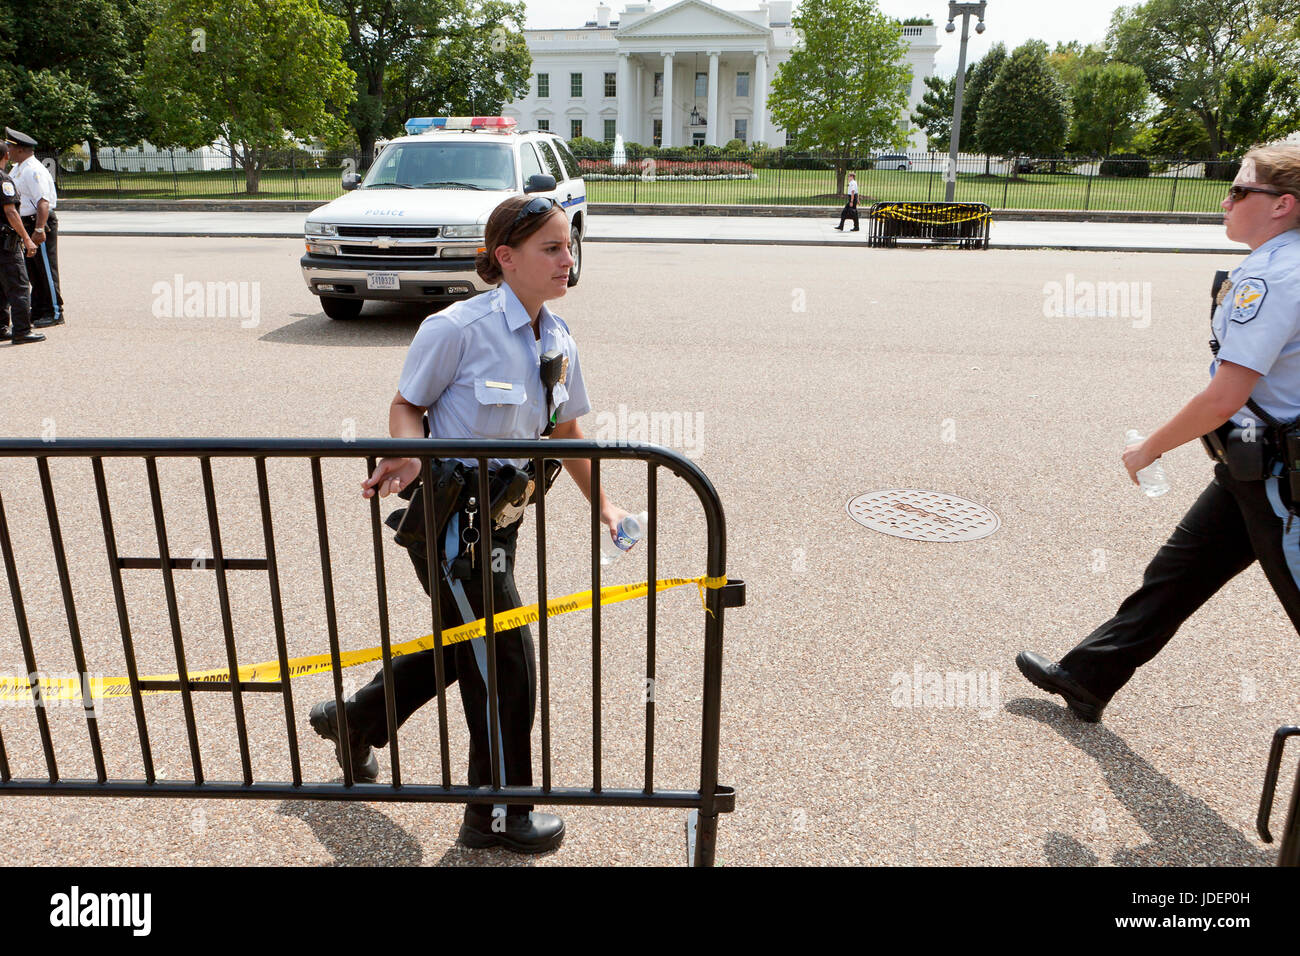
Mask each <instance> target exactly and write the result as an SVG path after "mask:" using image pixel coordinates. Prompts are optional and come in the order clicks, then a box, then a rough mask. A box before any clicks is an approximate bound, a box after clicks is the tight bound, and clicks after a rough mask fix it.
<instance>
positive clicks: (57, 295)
mask: <svg viewBox="0 0 1300 956" xmlns="http://www.w3.org/2000/svg"><path fill="white" fill-rule="evenodd" d="M5 139H6V141H7V142H8V143H9V148H10V152H11V153H12V154H13V161H14V168H13V173H12V175H13V179H14V183H15V184H16V185H17V186H18V195H19V198H20V199H21V200H22V203H21V205H20V206H19V209H18V214H19V215H20V216H22V217H23V225H24V226H25V227H26V228H27V231H28V232H29V233H31V236H32V241H33V242H35V243H36V245H37V247H38V248H37V252H36V255H35V256H33V257H32V258H31V259H30V260H29V262H30V265H31V269H30V278H31V281H32V325H33V326H34V327H35V328H38V329H43V328H46V327H48V326H51V325H62V324H63V293H62V292H60V291H59V219H58V216H56V215H55V214H54V210H55V207H57V206H58V204H59V197H58V194H57V193H56V192H55V190H54V177H53V176H51V175H50V171H49V170H48V169H46V168H45V167H44V166H42V165H41V163H40V162H38V161H37V159H36V140H34V139H32V138H31V137H30V136H28V135H27V134H26V133H20V132H18V131H17V130H13V129H10V128H9V127H7V126H6V127H5Z"/></svg>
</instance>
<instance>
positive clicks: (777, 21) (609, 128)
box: [502, 0, 939, 149]
mask: <svg viewBox="0 0 1300 956" xmlns="http://www.w3.org/2000/svg"><path fill="white" fill-rule="evenodd" d="M791 6H792V4H791V3H790V2H789V0H784V2H763V0H760V2H759V4H758V9H756V10H745V11H733V10H723V9H722V8H720V7H716V6H714V5H713V4H711V3H706V2H704V0H679V2H677V3H672V4H670V5H665V6H662V7H660V6H657V5H656V4H654V3H644V2H636V3H628V4H627V5H626V6H625V8H624V10H623V12H622V14H621V15H620V18H619V19H618V20H611V19H610V12H611V11H610V8H609V7H608V6H606V5H605V4H604V3H601V4H600V6H598V7H597V8H596V19H595V20H593V21H590V22H588V23H586V24H585V25H583V26H581V27H574V28H571V29H556V30H525V31H524V37H525V40H526V41H527V43H528V50H529V53H531V54H532V58H533V76H532V81H531V83H530V88H529V92H528V95H527V96H526V97H524V98H523V99H522V100H517V101H515V102H513V103H509V104H507V105H506V106H505V107H504V108H503V110H502V113H503V114H504V115H506V116H511V117H513V118H514V119H515V120H516V121H518V123H519V125H520V127H521V128H522V129H549V130H551V131H552V132H555V133H558V134H559V135H560V136H563V137H565V138H567V139H572V138H573V137H575V136H590V137H592V138H593V139H603V140H606V141H611V140H613V139H614V136H615V134H616V133H617V134H622V136H623V139H624V140H626V141H628V142H633V143H647V144H649V143H654V144H656V145H659V146H689V145H691V144H693V143H699V144H708V145H713V146H722V145H724V144H726V143H727V142H728V141H729V140H732V139H739V140H743V141H744V142H746V143H753V142H764V143H767V144H769V145H772V146H784V145H785V143H786V137H785V132H784V131H783V130H781V129H779V128H777V127H775V126H774V125H773V123H772V117H771V114H770V113H769V112H768V109H767V100H768V94H769V93H770V92H771V89H772V78H773V76H775V74H776V70H777V68H778V67H779V66H780V65H781V64H782V63H784V62H785V61H786V60H787V59H789V56H790V51H791V50H792V49H793V48H794V46H795V43H796V41H797V37H796V35H795V31H794V28H793V26H791V23H790V15H791ZM903 39H904V42H906V43H907V45H908V53H907V60H908V63H909V64H910V65H911V67H912V82H911V86H910V89H909V92H908V106H907V108H906V109H905V110H904V112H903V113H902V115H901V116H900V117H899V125H900V126H901V127H902V128H904V129H905V130H907V131H908V134H909V141H910V143H911V145H912V146H913V147H914V148H918V149H924V148H925V136H924V133H923V132H922V131H921V130H913V129H912V126H911V122H910V120H909V118H908V116H909V114H910V113H911V112H912V111H913V110H915V109H916V106H917V104H918V103H919V102H920V100H921V97H922V95H923V94H924V92H925V78H926V77H927V76H930V75H931V74H933V73H934V57H935V54H936V53H937V52H938V50H939V43H938V35H937V33H936V32H935V28H934V26H933V25H930V26H907V27H904V28H903Z"/></svg>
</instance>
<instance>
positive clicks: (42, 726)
mask: <svg viewBox="0 0 1300 956" xmlns="http://www.w3.org/2000/svg"><path fill="white" fill-rule="evenodd" d="M0 557H3V558H4V562H5V574H6V577H8V579H9V593H10V594H11V595H12V596H13V604H14V618H15V619H16V620H17V623H18V640H19V641H20V642H21V643H22V646H23V662H24V663H25V664H26V665H27V686H28V687H29V688H30V689H31V693H32V709H33V710H35V712H36V726H37V727H38V728H39V730H40V732H41V747H42V748H43V749H44V750H45V769H46V771H47V772H48V773H49V775H50V783H57V782H58V779H59V767H58V764H57V763H56V762H55V759H54V740H53V738H52V737H50V722H49V718H48V716H47V715H46V713H45V697H44V691H42V690H41V686H40V681H39V672H40V668H39V667H38V666H37V664H36V649H35V648H34V647H33V646H32V634H31V630H30V629H29V628H28V625H27V609H26V607H25V606H24V604H23V593H22V589H21V588H19V586H18V564H17V562H16V561H15V560H14V549H13V543H12V542H11V541H10V540H9V521H8V519H7V518H6V517H5V505H4V499H3V498H0Z"/></svg>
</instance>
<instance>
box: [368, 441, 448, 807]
mask: <svg viewBox="0 0 1300 956" xmlns="http://www.w3.org/2000/svg"><path fill="white" fill-rule="evenodd" d="M374 473H375V459H374V457H373V456H371V457H370V458H367V459H366V477H367V478H368V477H370V476H371V475H373V474H374ZM379 526H380V521H379V492H378V489H376V491H375V494H373V495H371V496H370V535H371V538H372V540H373V544H374V548H375V595H376V600H377V601H378V602H379V648H380V651H381V653H382V655H383V656H382V661H383V663H382V669H383V673H384V712H385V717H386V719H387V720H388V756H389V766H390V769H391V771H392V774H393V786H394V787H401V785H402V768H401V764H400V762H399V761H398V757H397V692H396V691H395V690H394V689H393V652H392V645H391V643H390V641H391V638H390V635H389V632H388V583H387V579H386V575H385V574H384V538H383V532H381V531H380V527H379ZM432 583H433V584H434V585H436V584H437V583H438V582H437V579H436V578H434V579H433V581H432ZM431 590H432V588H431Z"/></svg>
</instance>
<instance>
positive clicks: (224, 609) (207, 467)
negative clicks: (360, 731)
mask: <svg viewBox="0 0 1300 956" xmlns="http://www.w3.org/2000/svg"><path fill="white" fill-rule="evenodd" d="M199 469H200V471H201V472H202V474H203V497H204V498H205V499H206V500H207V505H208V533H209V535H210V536H211V538H212V565H213V568H214V570H215V571H216V572H217V603H218V604H219V605H220V606H221V632H222V635H223V636H224V637H225V639H226V666H227V667H228V668H229V669H230V695H231V697H232V699H233V700H234V704H235V733H236V734H238V735H239V762H240V765H241V767H242V769H243V771H244V785H245V786H248V785H249V784H250V783H252V782H253V764H252V758H251V757H250V756H249V753H248V726H247V724H246V722H245V719H244V694H243V687H242V686H241V685H242V683H243V678H241V677H240V675H239V655H238V653H237V652H236V650H235V628H234V624H233V623H232V622H231V620H230V590H229V588H228V586H227V582H226V553H225V551H224V550H223V549H222V547H221V522H220V519H218V517H217V493H216V489H215V488H213V485H212V459H211V458H200V459H199ZM284 676H285V677H286V678H287V676H288V675H284Z"/></svg>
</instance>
